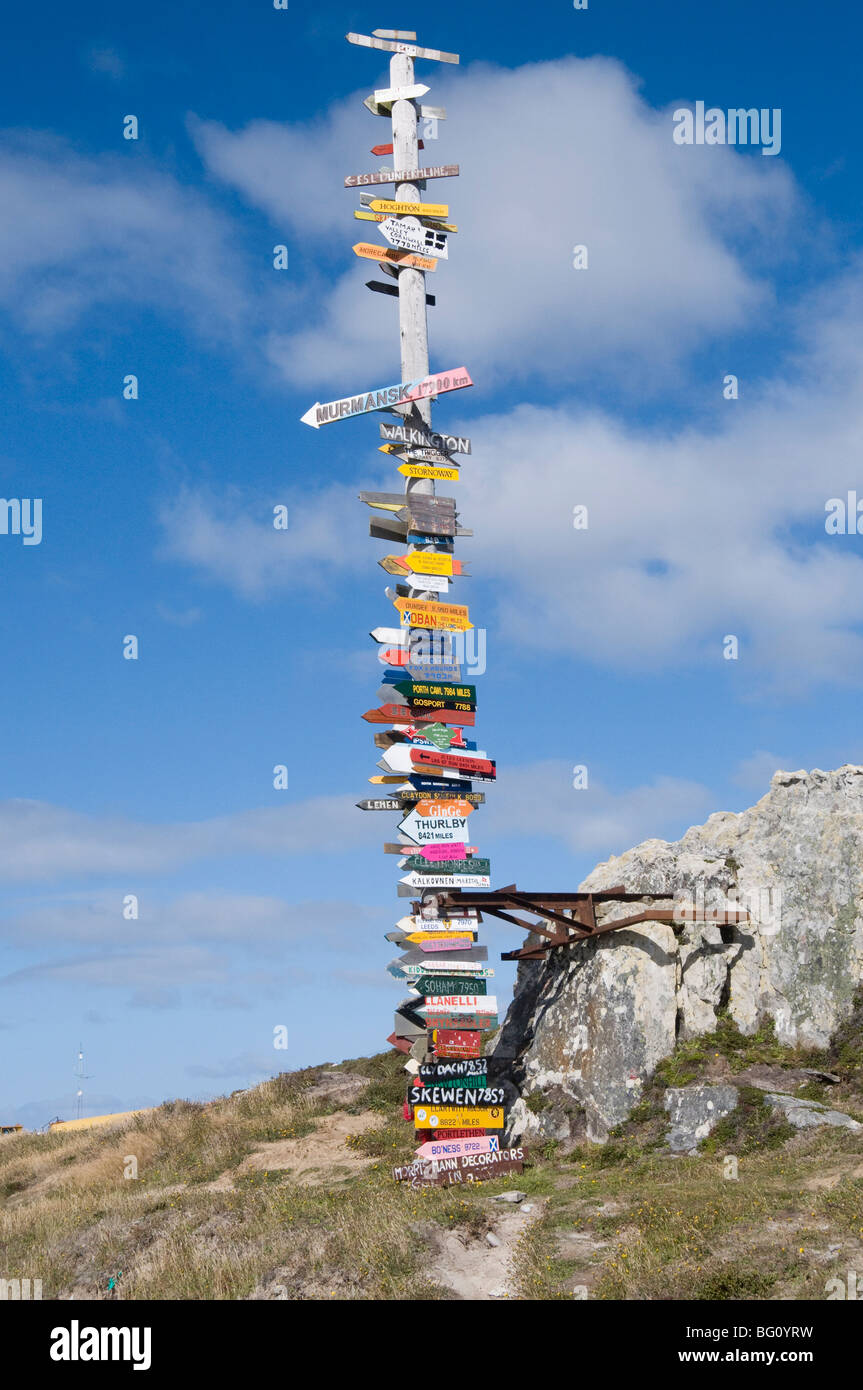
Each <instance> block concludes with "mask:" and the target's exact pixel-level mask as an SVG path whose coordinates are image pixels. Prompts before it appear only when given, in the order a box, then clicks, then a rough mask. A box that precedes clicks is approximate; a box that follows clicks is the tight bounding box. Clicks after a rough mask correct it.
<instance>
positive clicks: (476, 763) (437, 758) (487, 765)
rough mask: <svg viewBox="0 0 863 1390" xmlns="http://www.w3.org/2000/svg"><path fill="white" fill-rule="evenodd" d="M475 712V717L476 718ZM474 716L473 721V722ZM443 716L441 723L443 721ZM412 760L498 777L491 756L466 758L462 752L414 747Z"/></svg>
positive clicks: (431, 765) (413, 761) (460, 717)
mask: <svg viewBox="0 0 863 1390" xmlns="http://www.w3.org/2000/svg"><path fill="white" fill-rule="evenodd" d="M475 717H476V716H475V714H473V718H475ZM473 718H472V720H471V722H473ZM463 719H464V714H460V715H459V720H458V722H459V723H460V724H461V723H462V720H463ZM443 722H444V720H443V717H441V723H443ZM411 762H412V763H415V764H416V766H417V767H453V768H456V769H457V770H458V771H459V772H467V773H471V772H475V773H476V774H477V775H478V776H479V775H482V776H483V777H496V776H497V771H496V764H495V763H494V762H492V761H491V759H489V758H465V757H462V756H461V754H453V753H439V752H436V751H434V750H432V749H431V748H412V749H411Z"/></svg>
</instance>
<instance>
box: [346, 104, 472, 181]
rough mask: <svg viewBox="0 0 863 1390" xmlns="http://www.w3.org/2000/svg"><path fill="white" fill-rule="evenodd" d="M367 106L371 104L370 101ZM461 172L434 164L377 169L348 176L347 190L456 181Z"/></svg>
mask: <svg viewBox="0 0 863 1390" xmlns="http://www.w3.org/2000/svg"><path fill="white" fill-rule="evenodd" d="M365 104H366V105H368V104H369V102H368V100H367V101H366V103H365ZM374 105H377V103H374ZM387 114H389V113H388V112H387ZM460 172H461V171H460V169H459V167H458V165H457V164H434V165H432V166H431V167H430V168H428V169H375V170H373V171H372V173H370V174H348V176H347V178H346V179H345V188H367V187H369V185H371V184H377V183H421V182H422V180H423V179H456V178H458V176H459V173H460Z"/></svg>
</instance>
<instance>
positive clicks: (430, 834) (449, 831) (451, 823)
mask: <svg viewBox="0 0 863 1390" xmlns="http://www.w3.org/2000/svg"><path fill="white" fill-rule="evenodd" d="M471 810H473V807H471ZM399 830H400V831H401V832H402V834H403V835H408V836H410V838H411V840H413V842H414V844H416V845H438V844H448V843H452V844H458V843H459V842H460V841H461V837H462V836H463V835H466V834H467V833H468V830H467V816H418V815H417V813H416V811H411V813H410V815H409V816H406V817H405V819H404V820H403V821H400V822H399ZM462 843H463V841H462Z"/></svg>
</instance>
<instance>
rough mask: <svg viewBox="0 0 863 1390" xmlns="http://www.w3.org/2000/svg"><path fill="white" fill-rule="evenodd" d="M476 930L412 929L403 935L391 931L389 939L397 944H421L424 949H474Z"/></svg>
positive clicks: (388, 935)
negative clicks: (434, 930)
mask: <svg viewBox="0 0 863 1390" xmlns="http://www.w3.org/2000/svg"><path fill="white" fill-rule="evenodd" d="M475 939H476V932H463V931H462V932H447V931H441V932H433V931H432V932H423V931H412V932H407V933H406V934H405V935H402V934H401V933H400V932H389V933H388V934H387V941H392V942H393V943H394V944H395V945H398V946H401V945H408V946H419V947H421V948H422V950H423V951H469V950H472V949H473V943H474V941H475Z"/></svg>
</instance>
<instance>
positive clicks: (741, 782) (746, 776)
mask: <svg viewBox="0 0 863 1390" xmlns="http://www.w3.org/2000/svg"><path fill="white" fill-rule="evenodd" d="M796 766H797V763H795V762H794V761H793V759H791V758H787V757H783V756H782V755H781V754H779V753H768V752H767V750H766V749H763V748H759V749H758V750H757V752H755V753H753V754H752V755H751V756H750V757H748V758H744V759H743V760H742V762H740V763H738V765H737V767H736V768H735V770H734V772H733V773H732V776H731V780H732V782H733V783H734V785H735V786H736V787H742V788H743V790H744V791H747V792H756V793H757V794H758V795H759V796H766V795H767V793H768V792H769V790H770V779H771V777H772V776H773V774H774V772H779V771H780V770H785V771H787V770H788V769H789V768H792V767H796Z"/></svg>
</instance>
